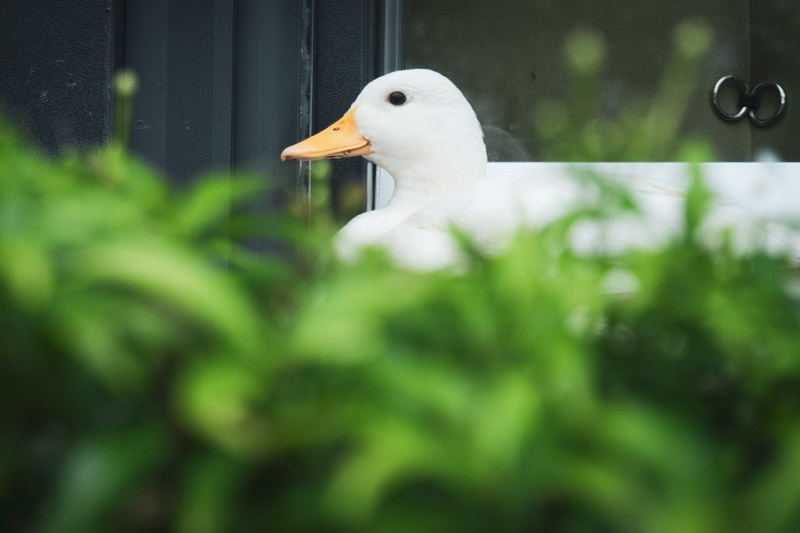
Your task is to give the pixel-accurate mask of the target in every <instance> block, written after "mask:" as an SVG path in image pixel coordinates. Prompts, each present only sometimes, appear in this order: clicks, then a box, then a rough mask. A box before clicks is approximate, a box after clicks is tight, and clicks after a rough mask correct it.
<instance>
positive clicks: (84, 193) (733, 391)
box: [0, 27, 800, 533]
mask: <svg viewBox="0 0 800 533" xmlns="http://www.w3.org/2000/svg"><path fill="white" fill-rule="evenodd" d="M682 31H684V32H688V35H689V38H690V40H691V38H697V39H699V40H698V43H699V44H698V47H699V48H702V46H700V45H702V42H701V41H702V29H700V30H698V29H697V28H695V29H694V30H693V29H692V28H691V27H688V29H684V30H682ZM693 31H694V32H695V33H694V34H692V32H693ZM692 35H694V37H692ZM698 36H699V37H698ZM593 39H594V37H593V36H592V34H591V33H584V34H581V35H578V36H576V37H575V38H574V39H573V41H571V44H569V45H568V47H567V50H568V55H569V53H570V50H571V51H572V53H573V54H574V55H576V57H580V58H582V59H581V61H583V63H582V64H580V65H578V64H576V65H574V66H575V72H576V76H577V75H580V74H581V72H583V73H588V74H591V72H592V69H593V68H595V67H593V65H596V64H599V63H597V62H598V61H602V57H603V53H602V50H600V49H596V48H594V44H596V43H595V42H594V41H593ZM582 49H590V50H594V52H593V54H594V55H593V56H592V55H587V54H584V53H582V52H581V50H582ZM701 51H702V50H701ZM689 52H692V50H689ZM689 52H687V54H688V53H689ZM690 55H691V54H689V55H687V56H686V57H689V56H690ZM692 57H693V56H692ZM579 62H580V61H579ZM124 105H129V102H128V103H123V107H122V110H121V111H119V113H121V115H125V107H124ZM624 120H628V119H624ZM624 120H623V121H621V122H619V123H617V125H613V124H612V126H609V127H613V128H617V127H618V128H619V130H620V133H619V136H620V138H622V136H624V135H633V136H634V137H637V138H639V137H641V138H643V141H642V142H644V143H645V144H646V141H647V139H648V138H650V134H648V133H646V132H645V133H641V131H640V130H636V131H633V133H631V131H628V130H627V129H626V128H627V126H625V125H624V124H627V122H624ZM630 124H634V122H630ZM643 124H645V125H646V124H647V122H646V121H645V122H644V123H643ZM659 124H661V122H659ZM570 127H572V126H570ZM575 127H577V126H575ZM661 127H662V126H659V128H661ZM590 129H591V127H589V130H590ZM589 130H586V131H589ZM569 131H572V130H569ZM615 135H616V134H615ZM120 137H121V138H120ZM120 137H118V141H117V142H115V143H112V145H111V146H110V147H108V148H106V149H103V150H99V151H97V152H94V153H91V154H84V155H80V156H78V155H75V156H69V157H66V158H63V159H60V160H50V159H46V158H44V157H42V156H41V155H39V154H37V153H35V152H33V151H32V150H31V149H30V148H29V147H28V146H27V145H26V144H25V143H24V142H22V141H20V140H19V138H18V137H17V136H16V135H15V134H14V133H13V132H12V131H10V130H9V129H8V128H6V127H5V126H2V125H0V530H2V531H12V532H14V531H45V532H71V531H76V532H91V531H181V532H193V533H195V532H217V531H220V532H222V531H226V532H227V531H252V530H256V531H260V530H269V531H389V532H391V531H485V530H490V529H495V528H500V529H502V530H511V531H517V530H524V531H531V530H534V531H592V532H594V531H609V532H611V531H614V532H616V531H619V532H654V533H658V532H665V533H674V532H704V533H705V532H715V531H719V532H723V531H724V532H732V531H735V532H739V531H741V532H759V533H760V532H776V533H777V532H793V531H796V529H797V526H798V524H800V278H798V274H797V270H796V267H794V266H793V265H792V263H791V261H790V259H791V258H788V257H784V256H779V255H774V254H768V253H766V252H760V251H756V252H753V253H751V254H749V255H746V256H738V255H736V254H734V253H733V251H732V249H731V247H730V246H728V245H727V244H726V243H727V240H726V238H725V235H724V234H722V235H720V238H719V240H718V245H717V246H715V247H709V246H708V245H706V244H702V243H701V242H700V241H699V240H698V239H696V238H695V236H696V235H697V232H698V229H699V228H701V227H702V225H703V221H704V215H705V210H706V208H707V205H708V194H709V193H708V191H707V190H706V189H705V188H704V186H703V182H702V176H700V175H699V173H698V172H697V170H696V169H695V171H694V175H693V181H692V186H691V187H690V190H689V194H688V197H687V201H686V207H685V224H684V231H683V235H681V236H680V237H679V238H676V239H675V240H674V241H673V242H671V243H669V244H668V245H665V246H663V247H662V248H660V249H657V250H651V251H630V252H626V253H623V254H621V255H614V256H609V255H602V254H599V252H598V255H586V254H577V253H576V252H575V251H574V250H573V249H572V248H571V247H570V246H569V241H570V230H571V228H572V227H574V226H575V225H576V224H580V223H581V221H583V220H584V219H585V218H586V217H596V216H602V213H600V214H598V212H597V211H598V209H597V208H596V207H597V206H589V207H588V208H587V209H584V210H581V211H577V212H575V213H571V214H569V215H567V216H565V217H564V218H562V219H559V220H556V221H554V222H553V223H552V224H550V225H548V226H547V227H545V228H543V229H541V230H540V231H537V232H535V233H524V234H520V235H519V236H518V237H517V239H516V240H515V242H514V244H513V245H512V246H511V248H510V249H509V251H508V252H507V253H505V254H503V255H502V256H499V257H494V258H487V257H482V256H480V255H479V254H477V253H474V251H471V249H470V247H469V243H467V242H465V243H464V246H465V250H466V252H467V253H472V256H471V268H470V269H469V270H468V272H466V273H462V274H459V275H455V274H453V273H448V272H438V273H431V274H420V273H413V272H407V271H403V270H400V269H397V268H395V267H394V266H392V265H391V264H390V263H389V262H388V260H387V259H386V258H385V257H383V256H382V255H381V254H380V253H378V252H377V251H375V252H372V253H367V254H365V256H364V257H362V259H361V260H360V261H359V262H357V263H356V264H353V265H340V264H338V263H337V262H336V261H335V260H332V259H331V254H330V248H329V244H328V243H329V242H330V238H331V235H332V231H333V230H332V226H333V224H332V223H331V222H330V220H329V219H328V218H326V217H325V216H320V215H319V214H320V213H321V212H324V208H323V207H324V205H325V204H326V203H327V201H328V200H327V198H326V197H325V195H324V194H322V195H320V194H319V191H324V190H326V189H325V188H324V187H317V188H316V190H314V189H313V188H312V194H311V195H310V197H309V198H308V199H306V200H305V201H304V202H300V203H298V204H297V205H293V206H291V207H292V208H290V209H288V210H287V211H288V213H287V214H286V215H278V216H267V215H257V214H254V212H253V210H251V209H247V207H246V204H247V201H248V199H249V198H252V197H253V196H254V195H258V194H260V193H261V192H263V190H264V185H263V180H258V179H252V178H231V177H230V176H227V175H222V176H210V177H207V178H205V179H201V180H199V181H197V182H196V184H195V185H194V186H192V187H191V188H189V189H188V190H184V191H179V192H176V191H173V190H170V189H169V188H168V187H167V186H166V185H165V180H164V179H163V178H162V177H160V176H158V175H157V174H155V173H154V172H153V171H151V170H149V169H147V168H146V167H144V166H143V165H141V164H140V163H139V162H137V161H136V160H135V159H133V158H130V157H128V156H127V155H126V154H125V153H124V150H123V146H124V135H120ZM580 138H582V139H591V135H588V136H586V137H580ZM604 138H605V139H606V140H607V141H609V142H611V141H613V139H614V138H615V137H614V135H611V136H610V137H608V136H605V137H604ZM614 142H616V141H614ZM564 146H566V145H564ZM608 146H611V147H612V148H613V146H616V145H614V144H613V142H612V143H611V144H609V145H607V146H606V147H608ZM619 146H622V144H619ZM587 147H588V148H587ZM589 148H591V143H590V142H588V144H586V145H585V146H584V145H579V146H578V147H577V148H575V149H582V150H586V149H589ZM645 148H647V147H645ZM647 149H649V148H647ZM603 153H605V152H603ZM324 171H325V166H324V165H319V166H317V167H316V169H315V173H314V177H315V179H319V178H320V175H322V174H324V173H325V172H324ZM585 179H587V180H588V181H587V186H592V183H591V178H585ZM595 185H601V192H602V194H601V196H600V197H601V198H602V199H603V203H604V205H606V206H615V207H613V208H611V209H607V211H609V212H610V213H611V214H612V215H613V212H614V211H615V210H618V209H633V208H634V207H635V206H632V205H631V203H630V202H631V200H630V198H627V197H625V195H624V192H623V191H620V190H617V189H615V188H613V187H605V188H603V187H602V184H595ZM315 191H316V192H315ZM305 202H308V203H305ZM308 205H311V206H312V214H314V217H313V218H310V217H309V213H308V212H307V209H305V207H306V206H308ZM292 213H293V214H294V215H292ZM265 231H266V232H268V233H270V234H271V236H272V237H273V238H274V242H275V250H276V252H275V253H261V254H259V253H255V252H253V251H252V250H251V249H250V248H248V246H247V245H246V243H247V242H248V237H250V236H252V235H259V236H263V233H264V232H265ZM702 242H708V241H707V240H706V239H704V240H703V241H702ZM619 280H623V281H624V282H625V283H624V284H625V285H628V286H631V287H633V288H635V290H633V291H631V292H629V293H624V294H619V293H616V294H613V293H610V292H609V290H608V287H609V286H610V285H618V284H619V283H618V282H619Z"/></svg>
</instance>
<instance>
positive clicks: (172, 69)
mask: <svg viewBox="0 0 800 533" xmlns="http://www.w3.org/2000/svg"><path fill="white" fill-rule="evenodd" d="M233 22H234V2H233V0H169V1H168V2H163V1H158V0H137V1H129V2H126V18H125V33H126V38H125V65H126V66H127V67H129V68H131V69H133V70H134V71H135V72H137V74H139V78H140V86H141V88H140V92H139V95H138V97H137V99H136V102H135V105H134V114H133V133H132V135H131V148H132V149H133V150H134V151H135V152H136V153H138V154H139V155H141V156H143V157H145V158H146V159H147V160H149V161H151V162H152V163H153V164H155V165H156V166H157V167H159V168H161V169H163V170H164V171H165V172H166V173H167V175H168V176H169V177H170V179H172V180H173V181H174V182H176V183H178V184H185V183H186V182H188V180H190V179H192V178H193V177H194V176H196V175H197V174H199V173H201V172H205V171H209V170H212V169H225V170H227V169H229V168H230V164H231V149H232V147H231V131H232V130H231V120H232V116H231V113H232V105H233V104H232V98H233V92H232V91H233V89H232V85H233V35H234V30H233V28H234V27H233Z"/></svg>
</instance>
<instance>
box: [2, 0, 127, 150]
mask: <svg viewBox="0 0 800 533" xmlns="http://www.w3.org/2000/svg"><path fill="white" fill-rule="evenodd" d="M112 29H113V12H112V4H111V0H73V1H70V2H52V1H48V0H2V2H0V66H1V67H0V68H2V70H1V71H0V108H2V110H3V112H4V114H6V115H7V116H8V117H9V119H10V120H11V121H12V122H13V123H15V124H17V125H18V126H20V127H22V128H23V129H25V130H27V131H28V133H29V134H30V135H31V137H32V138H33V139H34V140H35V141H36V142H37V143H38V144H39V145H41V146H42V147H44V148H46V149H48V150H50V151H57V150H58V149H59V148H60V147H62V146H83V145H97V144H100V143H103V142H105V141H106V140H107V139H108V136H109V132H110V127H109V126H110V117H111V69H112V61H113V53H114V51H113V32H112Z"/></svg>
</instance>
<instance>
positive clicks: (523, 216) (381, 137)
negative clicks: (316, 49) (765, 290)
mask: <svg viewBox="0 0 800 533" xmlns="http://www.w3.org/2000/svg"><path fill="white" fill-rule="evenodd" d="M398 93H400V94H402V98H401V97H399V96H398ZM398 102H400V103H398ZM352 155H363V156H364V157H366V158H367V159H369V160H370V161H372V162H373V163H375V164H377V165H378V166H380V167H382V168H383V169H385V170H386V171H388V172H389V174H391V176H392V177H393V179H394V182H395V190H394V194H393V195H392V198H391V200H390V201H389V202H388V205H386V206H385V207H382V208H380V209H376V210H374V211H370V212H366V213H363V214H361V215H359V216H357V217H355V218H354V219H353V220H351V221H350V222H349V223H348V224H347V225H346V226H345V227H344V228H342V230H341V231H340V232H339V234H338V235H337V236H336V241H335V243H334V244H335V248H336V251H337V253H338V255H339V256H340V257H342V258H343V259H345V260H350V259H353V258H354V257H356V256H357V254H358V253H359V251H360V250H361V249H362V248H364V247H365V246H372V245H376V246H382V247H384V248H385V249H386V250H388V252H389V254H390V255H391V257H392V258H393V259H394V260H395V261H396V262H397V263H398V264H401V265H403V266H405V267H408V268H414V269H421V270H429V269H438V268H444V267H448V266H452V265H457V264H458V263H459V258H460V252H459V248H458V246H457V245H456V243H455V241H454V239H453V237H452V233H451V230H452V228H453V227H454V226H455V227H458V228H459V229H460V230H461V231H463V232H465V233H467V234H469V235H470V236H471V238H472V239H473V240H474V241H475V243H476V245H478V246H479V247H480V248H482V249H483V250H484V251H486V252H487V253H493V252H495V251H498V250H501V249H502V248H503V245H504V244H505V242H507V240H508V238H509V237H510V236H511V235H512V234H513V233H514V232H515V231H517V230H518V229H519V228H520V227H528V228H535V227H538V226H541V225H542V224H544V223H547V222H548V221H551V220H553V219H555V218H556V217H558V216H559V215H563V214H566V213H567V212H569V211H570V210H571V209H573V208H575V207H577V206H579V205H587V204H588V205H592V202H597V201H598V198H597V197H596V195H595V192H596V189H595V188H593V187H592V186H591V185H590V184H589V185H587V182H586V181H585V180H581V179H579V178H577V177H576V174H575V169H576V168H578V169H580V168H583V169H586V168H590V169H591V170H593V171H596V172H598V173H599V174H600V175H601V176H602V179H605V180H609V181H611V182H613V183H615V184H617V185H621V186H623V187H624V188H625V189H626V190H628V191H629V192H630V193H631V195H632V196H633V197H634V199H635V200H636V201H637V203H638V204H639V205H640V207H641V214H640V215H635V214H633V213H628V214H624V213H621V214H620V215H619V216H618V217H615V218H613V219H611V220H607V221H605V222H595V223H589V222H586V223H582V224H578V225H576V226H575V227H574V228H573V231H572V234H571V237H572V240H573V244H574V245H575V246H576V247H578V248H579V249H583V250H590V249H595V250H596V249H606V250H620V249H623V248H627V247H631V246H652V245H654V244H659V243H663V242H664V241H666V240H667V239H668V238H670V237H672V236H674V235H675V234H676V233H677V232H679V231H680V230H681V224H682V213H683V204H684V196H685V191H686V188H687V186H688V173H687V165H682V164H677V163H669V164H595V165H565V164H524V165H522V164H506V165H504V164H500V165H492V167H491V168H492V172H491V173H489V172H488V168H489V167H488V165H487V159H486V147H485V145H484V141H483V133H482V130H481V126H480V123H479V122H478V119H477V117H476V116H475V112H474V111H473V109H472V107H471V106H470V104H469V103H468V102H467V100H466V99H465V98H464V96H463V94H462V93H461V91H459V90H458V88H457V87H456V86H455V85H453V83H452V82H450V80H448V79H447V78H445V77H444V76H442V75H441V74H438V73H436V72H433V71H430V70H423V69H415V70H406V71H398V72H393V73H391V74H387V75H385V76H382V77H380V78H377V79H376V80H374V81H372V82H371V83H369V84H368V85H367V86H366V87H364V90H363V91H362V92H361V94H360V95H359V96H358V98H357V99H356V101H355V102H354V103H353V106H352V107H351V110H350V111H349V112H348V113H347V115H345V117H343V119H342V120H341V121H339V122H337V123H336V124H334V125H332V126H331V127H330V128H328V129H327V130H325V131H323V132H321V133H320V134H318V135H316V136H314V137H311V138H309V139H307V140H305V141H302V142H301V143H298V144H297V145H294V146H291V147H289V148H287V149H286V150H285V151H284V153H283V154H282V158H283V159H304V160H311V159H319V158H323V157H347V156H352ZM770 169H772V171H771V170H770ZM798 170H799V169H798V166H797V165H788V166H787V165H785V164H779V165H775V164H773V165H764V164H759V165H757V164H708V165H704V174H705V176H706V183H707V186H708V187H709V188H710V189H711V190H712V192H713V193H714V194H715V200H714V204H713V208H712V210H711V213H710V215H709V217H708V220H707V221H706V224H705V226H704V228H705V233H704V235H705V236H706V238H715V237H717V236H718V235H719V230H720V229H721V228H724V227H731V228H732V229H733V232H732V233H733V242H734V245H736V246H737V247H738V248H740V249H742V250H745V249H748V248H750V247H752V246H753V245H754V244H756V243H760V242H764V243H765V244H766V246H767V247H768V248H771V249H773V250H782V251H788V252H789V253H790V254H793V255H794V256H795V257H798V256H800V231H798V228H797V227H796V226H794V227H793V226H792V224H797V223H799V222H800V207H798V206H800V201H799V200H797V199H800V179H798V178H800V176H798V174H800V173H798Z"/></svg>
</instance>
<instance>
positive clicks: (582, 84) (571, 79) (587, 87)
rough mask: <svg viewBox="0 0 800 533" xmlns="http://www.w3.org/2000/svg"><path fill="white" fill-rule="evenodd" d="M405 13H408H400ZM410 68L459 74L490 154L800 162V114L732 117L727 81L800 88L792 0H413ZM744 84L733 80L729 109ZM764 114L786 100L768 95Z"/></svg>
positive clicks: (407, 10)
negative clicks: (690, 144) (688, 149)
mask: <svg viewBox="0 0 800 533" xmlns="http://www.w3.org/2000/svg"><path fill="white" fill-rule="evenodd" d="M398 20H399V19H398ZM401 34H402V43H403V44H402V53H401V58H402V61H401V63H402V65H403V66H404V67H405V68H414V67H425V68H432V69H434V70H438V71H440V72H442V73H443V74H445V75H447V76H448V77H450V78H451V79H452V80H453V82H454V83H455V84H456V85H458V86H459V87H460V88H461V89H462V91H463V92H464V93H465V95H466V96H467V98H468V99H469V100H470V102H471V103H472V104H473V106H474V107H475V110H476V112H477V114H478V117H479V119H480V120H481V122H482V124H483V125H484V128H485V133H486V140H487V146H488V149H489V155H490V160H492V161H569V160H589V161H592V160H594V161H631V160H638V161H670V160H675V159H677V158H678V156H679V153H680V150H681V147H682V146H684V145H685V143H686V142H687V141H691V140H697V141H699V142H702V143H705V145H706V146H707V147H708V148H709V149H710V150H711V153H712V154H713V158H714V159H716V160H719V161H753V160H775V159H779V160H784V161H798V160H800V143H798V142H796V133H795V132H796V131H798V129H800V115H794V116H793V114H792V113H790V112H789V111H788V109H789V107H787V108H786V110H785V111H784V112H783V113H782V116H781V117H780V119H779V120H778V121H777V122H776V123H775V124H773V125H771V126H767V127H760V126H757V125H754V124H752V123H751V121H750V120H749V119H748V117H747V115H745V117H743V118H742V119H741V120H739V121H736V122H728V121H725V120H723V119H722V118H720V116H719V115H718V114H717V113H715V112H714V110H713V109H712V105H711V93H712V89H713V87H714V86H715V84H716V82H717V81H718V80H719V79H720V78H721V77H723V76H726V75H734V76H737V77H738V78H740V79H741V80H743V81H744V82H745V83H747V84H749V86H750V87H751V88H752V87H753V86H755V85H756V84H758V83H761V82H767V81H771V82H777V83H779V84H780V86H781V87H782V88H783V89H784V90H785V93H786V95H787V98H788V100H789V101H790V102H791V101H792V99H793V98H797V97H798V96H797V95H800V68H798V66H797V60H796V53H797V50H800V8H797V7H795V5H794V0H761V1H758V2H755V1H754V2H750V1H748V0H733V1H731V0H673V1H671V2H664V1H663V0H638V1H636V2H625V3H619V2H598V1H596V0H538V1H537V0H506V1H504V2H503V3H502V4H500V3H490V2H485V1H478V0H467V1H465V0H437V1H436V2H430V1H427V0H405V3H404V9H403V22H402V30H401ZM740 92H741V91H740V90H739V87H738V86H737V85H736V84H735V83H726V84H724V86H723V87H722V88H721V91H720V105H721V106H722V107H723V108H724V109H725V110H728V111H731V112H735V111H736V110H737V109H738V106H739V105H740V101H739V96H740V94H739V93H740ZM757 96H758V98H757V100H758V101H757V102H755V103H752V105H753V106H760V107H759V108H758V110H757V113H758V114H759V115H760V116H762V117H763V116H768V115H771V114H773V113H774V112H775V111H776V110H777V107H778V102H779V101H778V93H777V91H776V90H764V91H760V93H759V94H758V95H757Z"/></svg>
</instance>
